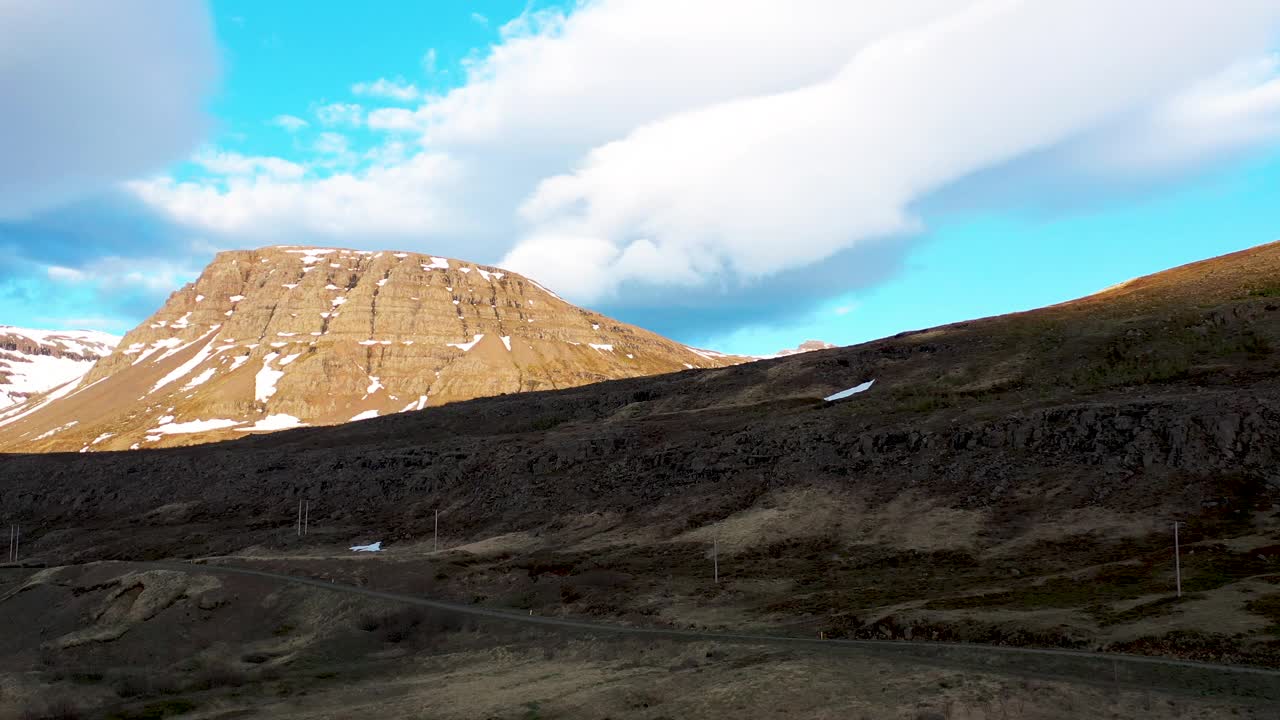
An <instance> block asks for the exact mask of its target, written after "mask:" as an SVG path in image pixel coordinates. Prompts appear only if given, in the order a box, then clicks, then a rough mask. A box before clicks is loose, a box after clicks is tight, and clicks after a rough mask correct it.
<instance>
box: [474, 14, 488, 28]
mask: <svg viewBox="0 0 1280 720" xmlns="http://www.w3.org/2000/svg"><path fill="white" fill-rule="evenodd" d="M471 21H472V22H475V23H479V24H480V25H488V24H489V18H487V17H485V16H484V15H481V14H480V13H478V12H473V13H471Z"/></svg>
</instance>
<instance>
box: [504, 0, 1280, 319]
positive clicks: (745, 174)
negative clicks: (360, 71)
mask: <svg viewBox="0 0 1280 720" xmlns="http://www.w3.org/2000/svg"><path fill="white" fill-rule="evenodd" d="M1156 14H1158V16H1159V17H1160V22H1159V23H1155V24H1153V23H1151V22H1150V18H1151V17H1153V16H1154V15H1156ZM1100 18H1105V22H1099V19H1100ZM1278 22H1280V6H1274V5H1272V6H1263V5H1260V4H1257V3H1248V2H1241V3H1237V4H1236V7H1235V10H1234V11H1224V10H1223V8H1221V7H1215V8H1213V9H1210V8H1207V7H1206V6H1203V5H1198V4H1192V3H1175V4H1169V3H1163V2H1152V3H1140V2H1130V3H1126V4H1125V5H1124V6H1122V7H1115V6H1113V4H1112V3H1110V2H1101V1H1100V0H1099V1H1093V2H1079V1H1078V2H1072V3H1053V4H1051V3H1015V2H976V3H971V4H968V5H967V6H965V7H963V8H961V9H959V10H957V11H955V12H953V13H950V14H946V15H943V16H940V17H938V18H936V19H934V20H932V21H930V22H927V23H922V24H919V25H917V26H914V27H912V28H910V29H908V30H905V31H902V32H894V33H890V34H888V35H885V36H884V37H882V38H880V39H878V41H877V42H876V43H875V44H873V45H870V46H868V47H866V48H864V49H862V50H861V51H859V52H856V53H855V54H853V55H852V56H851V58H850V59H849V60H848V62H847V63H845V64H844V65H843V66H842V67H841V68H840V69H839V71H838V72H837V73H835V74H834V75H833V76H832V77H831V78H830V79H829V80H825V81H822V82H818V83H813V84H809V85H805V86H803V87H798V88H795V89H792V90H789V91H786V92H782V93H774V94H768V95H761V96H757V97H751V98H745V99H739V100H733V101H729V102H724V103H720V104H716V105H712V106H709V107H705V108H700V109H697V110H694V111H690V112H686V113H681V114H677V115H674V116H672V117H669V118H666V119H664V120H662V121H660V122H656V123H652V124H649V125H646V126H642V127H640V128H637V129H636V130H634V131H632V132H631V133H629V134H628V135H627V136H626V137H625V138H623V139H621V140H618V141H616V142H613V143H609V144H606V145H603V146H601V147H598V148H596V149H595V150H593V151H592V152H591V153H590V154H589V155H588V157H587V158H586V160H585V162H583V163H582V165H581V166H580V167H579V168H578V169H577V170H575V171H574V172H571V173H565V174H562V175H559V176H556V177H552V178H548V179H545V180H543V181H542V182H541V183H540V184H539V187H538V190H537V191H536V192H535V193H534V194H533V195H532V196H531V197H530V198H529V199H528V201H527V202H525V203H524V205H523V206H522V209H521V212H522V214H523V215H524V216H525V218H526V219H527V220H529V221H530V223H531V225H532V230H531V232H530V234H529V236H528V237H527V238H526V239H525V240H524V241H522V243H521V244H519V245H517V247H516V248H515V249H513V250H512V251H511V252H510V253H508V255H507V256H506V258H505V259H504V260H503V264H505V265H506V266H508V267H511V269H513V270H516V271H523V272H527V273H529V274H532V275H534V276H536V277H541V278H546V279H547V280H548V281H551V282H554V283H556V284H557V285H558V286H560V287H564V288H566V289H569V290H570V291H574V290H576V294H577V295H578V297H584V298H586V299H591V300H596V299H600V298H601V297H603V296H605V295H607V294H608V292H609V291H611V290H613V289H616V288H617V287H618V286H619V285H620V284H621V283H625V282H638V283H650V284H698V283H699V282H701V281H702V280H704V279H705V278H707V277H710V276H724V275H729V276H734V277H740V278H747V279H753V278H758V277H761V276H767V275H772V274H776V273H779V272H781V271H785V270H790V269H795V268H800V267H805V266H808V265H811V264H813V263H816V262H819V261H821V260H823V259H825V258H828V257H831V256H832V255H834V254H835V253H837V252H839V251H841V250H844V249H846V248H848V247H850V246H853V245H856V244H857V243H859V242H860V241H863V240H866V239H872V238H876V237H882V236H885V235H894V234H901V233H910V232H913V231H915V230H917V229H918V228H919V227H920V224H921V219H920V218H917V217H914V216H913V215H912V212H911V206H912V203H913V202H915V201H917V200H919V199H921V198H923V197H925V196H926V195H928V194H929V193H930V192H932V191H935V190H937V189H939V188H941V187H943V186H946V185H948V184H950V183H953V182H956V181H959V180H961V179H962V178H964V177H965V176H967V175H969V174H972V173H975V172H977V171H980V170H983V169H985V168H989V167H992V166H995V165H998V164H1000V163H1003V162H1006V161H1008V160H1010V159H1013V158H1015V157H1018V156H1020V155H1023V154H1026V153H1030V152H1035V151H1037V150H1041V149H1044V148H1048V147H1052V146H1054V145H1056V144H1058V143H1062V142H1065V141H1068V140H1071V139H1072V138H1074V137H1076V136H1077V135H1079V134H1080V133H1084V132H1087V131H1089V130H1091V129H1093V128H1097V127H1099V126H1102V125H1106V124H1108V123H1113V122H1116V121H1118V120H1120V119H1122V118H1126V117H1129V116H1132V115H1133V114H1134V113H1135V112H1140V111H1141V110H1142V109H1143V108H1147V107H1156V108H1160V107H1161V106H1162V105H1163V104H1165V103H1172V105H1171V107H1173V108H1178V107H1182V105H1181V103H1180V100H1179V98H1181V97H1185V95H1184V94H1183V93H1185V92H1187V88H1195V87H1197V83H1199V82H1202V81H1203V79H1204V78H1205V77H1206V76H1208V75H1212V74H1215V73H1217V72H1221V70H1222V68H1224V67H1225V66H1228V65H1230V64H1231V63H1232V62H1233V61H1234V60H1236V59H1237V58H1239V57H1240V53H1241V52H1248V51H1250V50H1252V51H1255V52H1256V51H1257V50H1258V49H1260V48H1264V47H1266V44H1267V43H1268V41H1270V40H1271V38H1272V33H1273V32H1274V30H1275V28H1276V26H1277V23H1278ZM1263 88H1264V93H1263V94H1264V96H1265V86H1263ZM1190 92H1191V96H1192V97H1199V94H1198V93H1197V92H1196V91H1195V90H1192V91H1190ZM1256 92H1257V89H1256V87H1255V89H1254V91H1253V92H1252V93H1250V94H1248V95H1247V96H1245V97H1247V100H1244V99H1243V98H1242V97H1240V96H1229V97H1234V99H1235V101H1234V102H1228V103H1226V106H1227V107H1228V108H1230V111H1229V112H1227V113H1225V114H1224V113H1216V112H1209V113H1205V112H1204V110H1205V108H1206V107H1210V108H1216V107H1219V106H1220V105H1221V103H1219V104H1214V103H1204V102H1202V101H1200V100H1197V101H1195V102H1192V103H1191V105H1190V106H1191V107H1192V108H1194V110H1193V111H1192V112H1190V113H1183V116H1185V117H1187V118H1190V119H1191V122H1190V123H1189V128H1190V130H1191V132H1188V133H1186V137H1185V138H1184V137H1179V135H1180V133H1170V134H1168V135H1167V136H1166V138H1164V142H1156V148H1157V149H1158V150H1164V149H1167V148H1168V146H1169V145H1174V146H1176V147H1184V146H1185V145H1186V143H1187V142H1188V141H1191V140H1194V141H1196V142H1199V141H1200V138H1201V137H1202V135H1201V133H1203V132H1205V131H1206V130H1208V129H1211V128H1216V129H1221V126H1222V125H1223V121H1224V120H1228V121H1229V123H1230V124H1232V125H1241V124H1242V122H1243V119H1242V116H1243V118H1250V120H1256V118H1257V113H1258V111H1259V110H1262V109H1265V108H1267V107H1268V105H1269V104H1268V103H1267V102H1266V100H1267V98H1266V97H1263V98H1258V97H1255V96H1254V94H1255V93H1256ZM1210 96H1211V97H1213V98H1215V99H1216V98H1221V97H1222V95H1221V94H1220V93H1216V92H1215V93H1210ZM1158 115H1159V113H1158ZM1159 116H1160V117H1164V115H1159ZM1175 116H1178V115H1177V114H1176V113H1175ZM1206 120H1207V122H1206ZM1243 124H1244V125H1246V126H1247V127H1249V128H1250V129H1258V130H1260V132H1257V133H1255V134H1254V136H1253V137H1252V138H1251V140H1253V141H1256V140H1257V139H1259V138H1263V137H1270V138H1275V137H1277V136H1278V135H1277V133H1276V127H1275V125H1274V123H1269V124H1268V123H1262V127H1261V128H1259V127H1258V125H1259V124H1258V123H1257V122H1245V123H1243ZM1179 129H1184V130H1185V129H1187V128H1186V127H1180V128H1179ZM1229 134H1232V135H1238V133H1229ZM564 237H572V238H574V242H573V245H574V247H580V246H581V245H582V244H584V243H588V242H589V243H592V246H593V247H594V248H595V251H594V252H593V254H592V257H593V258H595V259H596V264H595V266H594V267H592V268H586V269H584V268H582V267H574V268H573V269H572V272H569V271H568V270H567V269H566V268H565V267H564V266H563V265H560V264H559V263H558V262H557V259H556V256H555V254H554V253H550V252H548V250H549V246H551V245H554V244H556V242H555V241H553V240H548V238H564ZM566 244H567V243H566ZM659 259H660V260H661V261H662V262H661V263H659V262H658V260H659ZM584 275H585V276H586V277H589V278H590V280H582V279H581V278H583V277H584ZM602 278H604V279H602Z"/></svg>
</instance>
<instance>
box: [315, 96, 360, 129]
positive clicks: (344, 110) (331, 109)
mask: <svg viewBox="0 0 1280 720" xmlns="http://www.w3.org/2000/svg"><path fill="white" fill-rule="evenodd" d="M315 115H316V119H317V120H319V121H320V124H322V125H329V126H333V125H350V126H355V125H359V124H360V120H361V118H362V117H363V116H364V108H362V107H361V106H360V105H357V104H355V103H340V102H338V103H329V104H327V105H321V106H319V107H317V108H316V109H315Z"/></svg>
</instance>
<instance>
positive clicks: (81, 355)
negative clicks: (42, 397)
mask: <svg viewBox="0 0 1280 720" xmlns="http://www.w3.org/2000/svg"><path fill="white" fill-rule="evenodd" d="M119 342H120V338H119V337H117V336H115V335H111V334H108V333H104V332H98V331H96V330H33V329H29V328H18V327H13V326H10V325H0V408H5V407H11V406H13V405H17V404H18V403H21V402H24V401H25V400H26V399H27V398H29V397H31V396H33V395H39V394H41V393H45V392H48V391H50V390H52V389H54V388H56V387H59V386H62V385H65V384H67V383H70V382H72V381H76V380H79V379H80V378H82V377H84V375H85V373H87V372H89V369H90V368H92V367H93V363H94V362H96V361H97V360H98V358H101V357H106V356H107V355H110V354H111V352H112V350H114V348H115V347H116V344H117V343H119Z"/></svg>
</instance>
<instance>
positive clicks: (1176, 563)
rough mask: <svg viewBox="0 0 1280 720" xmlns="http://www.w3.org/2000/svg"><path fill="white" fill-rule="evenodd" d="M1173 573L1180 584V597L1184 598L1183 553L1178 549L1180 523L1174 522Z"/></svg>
mask: <svg viewBox="0 0 1280 720" xmlns="http://www.w3.org/2000/svg"><path fill="white" fill-rule="evenodd" d="M1173 572H1174V576H1175V577H1176V578H1177V583H1178V597H1182V552H1181V550H1180V548H1179V547H1178V521H1177V520H1174V521H1173Z"/></svg>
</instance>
